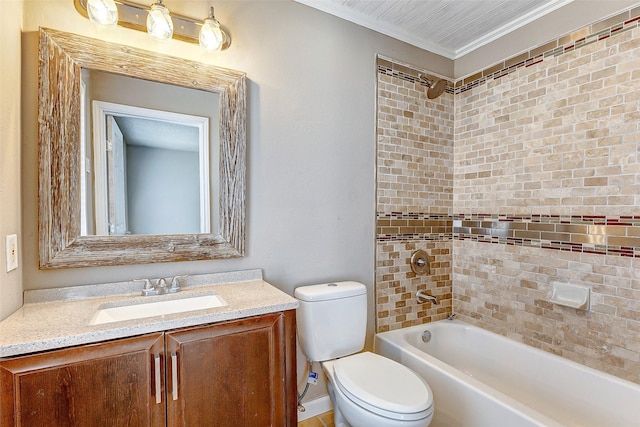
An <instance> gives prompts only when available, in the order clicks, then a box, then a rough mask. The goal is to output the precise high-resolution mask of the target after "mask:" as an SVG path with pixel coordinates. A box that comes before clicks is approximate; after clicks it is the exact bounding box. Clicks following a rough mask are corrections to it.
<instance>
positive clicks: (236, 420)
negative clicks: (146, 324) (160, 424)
mask: <svg viewBox="0 0 640 427" xmlns="http://www.w3.org/2000/svg"><path fill="white" fill-rule="evenodd" d="M293 314H294V312H293V311H290V312H286V313H284V314H283V313H278V314H270V315H265V316H261V317H254V318H248V319H243V320H238V321H231V322H227V323H221V324H217V325H211V326H206V327H198V328H192V329H188V330H182V331H177V332H172V333H167V338H166V358H167V396H168V397H167V400H168V409H167V412H168V415H167V417H168V425H169V426H170V427H177V426H185V427H186V426H208V427H214V426H220V427H230V426H234V427H236V426H237V427H243V426H251V427H266V426H274V427H283V426H291V427H294V426H295V423H296V412H295V411H296V408H295V406H293V407H292V401H293V400H292V399H291V396H292V393H293V397H294V399H295V375H291V374H292V373H293V370H292V369H295V366H296V363H295V323H294V320H293V319H295V316H294V315H293ZM291 358H293V360H290V359H291ZM291 380H293V381H291Z"/></svg>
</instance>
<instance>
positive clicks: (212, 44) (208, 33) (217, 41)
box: [199, 6, 226, 51]
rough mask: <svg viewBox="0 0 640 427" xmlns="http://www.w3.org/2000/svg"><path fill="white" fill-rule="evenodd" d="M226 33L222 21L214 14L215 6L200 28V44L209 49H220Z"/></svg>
mask: <svg viewBox="0 0 640 427" xmlns="http://www.w3.org/2000/svg"><path fill="white" fill-rule="evenodd" d="M225 36H226V34H225V33H224V32H223V31H222V30H221V29H220V22H218V20H217V19H216V17H215V15H214V14H213V6H211V11H210V12H209V16H207V17H206V18H205V20H204V23H203V24H202V28H200V37H199V39H200V46H202V47H203V48H205V49H207V50H211V51H219V50H220V49H221V48H222V46H223V44H224V38H225Z"/></svg>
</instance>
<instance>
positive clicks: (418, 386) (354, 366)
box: [322, 352, 433, 427]
mask: <svg viewBox="0 0 640 427" xmlns="http://www.w3.org/2000/svg"><path fill="white" fill-rule="evenodd" d="M322 368H323V370H324V372H325V374H326V375H327V378H328V379H329V383H328V385H327V386H328V388H329V394H330V397H331V400H332V402H333V404H334V424H335V426H336V427H348V426H351V427H365V426H366V427H370V426H375V427H426V426H428V425H429V423H431V419H432V418H433V394H432V393H431V389H430V388H429V386H428V384H427V383H426V382H425V381H424V380H423V379H422V378H421V377H419V376H418V375H417V374H416V373H415V372H413V371H412V370H410V369H409V368H407V367H405V366H403V365H401V364H399V363H397V362H395V361H393V360H390V359H387V358H385V357H383V356H380V355H377V354H374V353H369V352H364V353H358V354H355V355H352V356H347V357H344V358H341V359H337V360H331V361H326V362H323V363H322Z"/></svg>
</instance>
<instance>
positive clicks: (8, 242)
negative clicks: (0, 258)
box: [4, 234, 18, 273]
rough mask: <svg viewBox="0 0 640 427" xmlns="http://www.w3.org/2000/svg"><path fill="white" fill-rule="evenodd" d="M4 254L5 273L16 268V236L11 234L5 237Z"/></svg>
mask: <svg viewBox="0 0 640 427" xmlns="http://www.w3.org/2000/svg"><path fill="white" fill-rule="evenodd" d="M4 240H5V246H4V248H5V249H4V250H5V255H6V259H7V273H8V272H10V271H12V270H15V269H16V268H18V236H17V235H16V234H11V235H9V236H6V237H5V239H4Z"/></svg>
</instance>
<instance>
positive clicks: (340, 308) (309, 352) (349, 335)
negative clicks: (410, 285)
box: [294, 282, 367, 362]
mask: <svg viewBox="0 0 640 427" xmlns="http://www.w3.org/2000/svg"><path fill="white" fill-rule="evenodd" d="M294 296H295V297H296V299H298V301H299V302H300V307H298V310H297V311H296V322H297V328H298V342H299V343H300V348H301V350H302V352H303V353H304V354H305V356H307V358H308V359H309V360H311V361H314V362H323V361H325V360H331V359H335V358H338V357H342V356H347V355H349V354H353V353H357V352H359V351H360V350H362V349H363V348H364V340H365V336H366V332H367V288H366V287H365V286H364V285H363V284H362V283H358V282H336V283H324V284H320V285H310V286H300V287H298V288H296V290H295V291H294Z"/></svg>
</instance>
